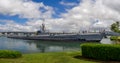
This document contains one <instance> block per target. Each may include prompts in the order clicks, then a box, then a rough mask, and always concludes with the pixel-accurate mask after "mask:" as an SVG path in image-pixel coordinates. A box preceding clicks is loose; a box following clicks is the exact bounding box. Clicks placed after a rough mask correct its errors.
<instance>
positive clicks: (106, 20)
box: [0, 0, 120, 32]
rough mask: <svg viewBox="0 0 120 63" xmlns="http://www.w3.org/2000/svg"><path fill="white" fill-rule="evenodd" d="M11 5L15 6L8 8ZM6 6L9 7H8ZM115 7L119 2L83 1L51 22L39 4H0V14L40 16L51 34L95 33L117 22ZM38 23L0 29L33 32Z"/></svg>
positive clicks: (118, 14)
mask: <svg viewBox="0 0 120 63" xmlns="http://www.w3.org/2000/svg"><path fill="white" fill-rule="evenodd" d="M5 1H6V2H7V3H6V2H5ZM12 1H14V3H15V4H11V2H12ZM1 2H3V3H4V2H5V3H4V4H3V3H1ZM9 3H10V4H11V5H8V4H9ZM12 3H13V2H12ZM23 3H24V5H23ZM21 4H22V6H21ZM25 6H26V7H25ZM40 7H43V8H45V9H46V10H47V11H46V12H45V13H42V11H39V8H40ZM119 7H120V3H119V0H113V1H109V0H96V1H93V0H83V1H82V2H81V3H79V5H77V6H75V7H73V8H72V9H69V10H67V13H63V14H61V18H56V19H55V18H52V17H51V16H52V14H53V13H54V11H53V8H52V7H49V6H45V5H44V4H43V3H35V2H32V1H25V0H0V9H3V10H0V13H1V14H9V15H11V16H12V15H20V16H21V17H24V18H39V17H41V16H42V17H44V18H45V24H46V28H47V30H49V31H55V32H56V31H61V32H62V31H65V32H68V31H69V32H74V31H76V32H78V31H79V30H85V29H89V28H92V27H93V28H97V29H98V28H107V27H110V25H111V24H112V23H113V22H115V21H120V9H119ZM23 9H24V10H23ZM34 11H35V12H34ZM96 20H99V22H95V21H96ZM41 23H42V20H41V19H34V20H29V21H27V22H26V23H25V24H24V25H22V24H18V23H15V22H12V23H9V22H6V24H5V25H3V24H0V29H2V30H18V31H19V30H22V31H36V30H38V28H39V26H40V25H41Z"/></svg>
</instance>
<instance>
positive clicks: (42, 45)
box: [0, 37, 112, 53]
mask: <svg viewBox="0 0 120 63" xmlns="http://www.w3.org/2000/svg"><path fill="white" fill-rule="evenodd" d="M81 43H83V42H52V41H32V40H30V41H29V40H19V39H10V38H6V37H0V49H8V50H17V51H21V52H22V53H37V52H58V51H77V50H80V44H81ZM101 43H104V44H108V43H109V44H111V43H112V42H111V41H110V40H109V39H103V40H102V41H101Z"/></svg>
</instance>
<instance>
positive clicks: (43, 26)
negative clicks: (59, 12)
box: [41, 19, 45, 33]
mask: <svg viewBox="0 0 120 63" xmlns="http://www.w3.org/2000/svg"><path fill="white" fill-rule="evenodd" d="M44 21H45V19H43V23H42V26H41V30H42V32H43V33H45V24H44Z"/></svg>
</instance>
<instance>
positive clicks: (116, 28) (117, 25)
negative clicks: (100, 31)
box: [111, 21, 120, 32]
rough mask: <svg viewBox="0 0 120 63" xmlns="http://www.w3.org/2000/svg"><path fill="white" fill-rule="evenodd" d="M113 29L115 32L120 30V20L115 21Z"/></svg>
mask: <svg viewBox="0 0 120 63" xmlns="http://www.w3.org/2000/svg"><path fill="white" fill-rule="evenodd" d="M111 30H112V31H114V32H120V30H119V22H118V21H117V22H115V23H113V24H112V25H111Z"/></svg>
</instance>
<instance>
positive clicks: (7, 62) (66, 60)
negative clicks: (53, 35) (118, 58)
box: [0, 52, 114, 63]
mask: <svg viewBox="0 0 120 63" xmlns="http://www.w3.org/2000/svg"><path fill="white" fill-rule="evenodd" d="M101 62H102V63H104V62H103V61H96V60H92V59H86V58H82V57H81V53H80V52H59V53H36V54H24V55H23V57H21V58H17V59H0V63H101ZM107 62H108V61H107ZM105 63H106V62H105ZM109 63H110V62H109ZM111 63H112V62H111ZM113 63H114V62H113Z"/></svg>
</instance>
